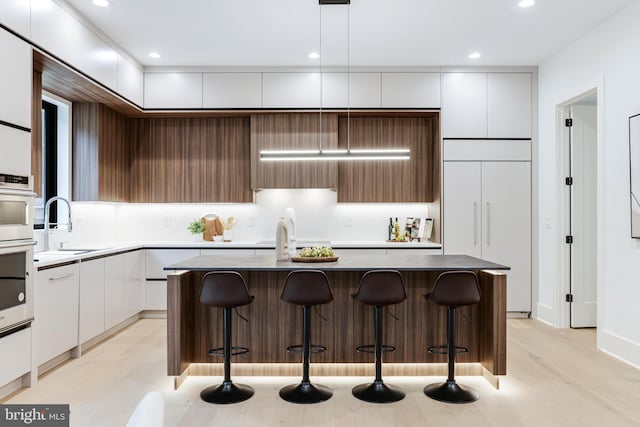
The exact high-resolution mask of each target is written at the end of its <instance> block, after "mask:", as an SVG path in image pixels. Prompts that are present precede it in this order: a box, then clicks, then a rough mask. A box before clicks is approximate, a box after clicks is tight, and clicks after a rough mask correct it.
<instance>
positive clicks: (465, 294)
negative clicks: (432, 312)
mask: <svg viewBox="0 0 640 427" xmlns="http://www.w3.org/2000/svg"><path fill="white" fill-rule="evenodd" d="M427 298H429V299H430V300H432V301H433V302H435V303H436V304H438V305H444V306H447V307H461V306H464V305H472V304H477V303H478V302H480V284H479V283H478V276H476V273H474V272H473V271H447V272H444V273H442V274H440V275H439V276H438V278H437V279H436V282H435V284H434V285H433V291H432V292H431V293H430V294H428V295H427Z"/></svg>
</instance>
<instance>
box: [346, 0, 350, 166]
mask: <svg viewBox="0 0 640 427" xmlns="http://www.w3.org/2000/svg"><path fill="white" fill-rule="evenodd" d="M350 27H351V16H350V11H349V5H347V154H349V153H351V61H350V58H351V47H350V45H351V40H350V33H351V31H349V30H350V29H351V28H350Z"/></svg>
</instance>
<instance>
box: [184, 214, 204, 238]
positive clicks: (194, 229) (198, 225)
mask: <svg viewBox="0 0 640 427" xmlns="http://www.w3.org/2000/svg"><path fill="white" fill-rule="evenodd" d="M187 230H189V232H190V233H191V234H193V237H194V239H195V240H201V239H202V233H204V223H203V222H202V220H200V219H194V220H193V221H191V223H190V224H189V225H188V226H187ZM198 234H200V237H198Z"/></svg>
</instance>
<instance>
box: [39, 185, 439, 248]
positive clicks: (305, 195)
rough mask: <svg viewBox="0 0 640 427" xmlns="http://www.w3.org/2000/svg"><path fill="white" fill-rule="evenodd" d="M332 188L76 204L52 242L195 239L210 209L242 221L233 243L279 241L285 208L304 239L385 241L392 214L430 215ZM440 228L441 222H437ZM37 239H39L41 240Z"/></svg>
mask: <svg viewBox="0 0 640 427" xmlns="http://www.w3.org/2000/svg"><path fill="white" fill-rule="evenodd" d="M336 197H337V195H336V192H335V191H331V190H316V189H305V190H263V191H260V192H258V193H257V195H256V203H255V204H188V203H183V204H163V203H156V204H151V203H149V204H146V203H132V204H126V203H105V202H73V208H72V211H73V212H72V218H73V230H74V231H73V233H72V234H71V235H68V234H67V233H66V231H64V230H61V231H59V232H56V236H55V237H54V239H53V240H52V242H53V243H54V244H55V242H56V241H57V240H63V241H67V240H68V241H70V242H71V243H70V244H68V245H69V246H71V245H73V246H82V245H92V246H95V245H100V243H108V242H113V241H192V240H193V239H192V236H191V234H189V232H188V231H187V225H188V224H189V223H190V222H191V221H192V220H193V219H194V218H200V217H202V216H203V215H205V214H208V213H215V214H218V215H221V216H222V217H224V218H227V217H229V216H234V217H236V219H237V220H238V222H237V225H236V226H235V227H234V229H233V240H234V241H258V240H274V239H275V228H276V222H277V220H278V219H279V218H280V216H281V215H282V214H283V212H284V210H285V208H287V207H290V206H291V207H293V208H294V209H295V211H296V217H297V225H296V237H297V238H298V239H299V240H334V241H336V240H341V241H371V240H377V241H381V240H384V239H386V238H387V225H388V224H389V217H398V218H399V219H400V220H401V221H402V220H404V218H406V217H407V216H412V217H416V216H420V217H426V216H428V211H429V204H428V203H416V204H412V203H404V204H401V203H394V204H387V203H375V204H373V203H340V204H338V203H337V199H336ZM436 226H437V225H436ZM37 238H38V237H36V239H37Z"/></svg>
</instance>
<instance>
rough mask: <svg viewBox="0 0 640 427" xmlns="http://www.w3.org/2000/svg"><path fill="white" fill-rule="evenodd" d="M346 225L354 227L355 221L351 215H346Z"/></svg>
mask: <svg viewBox="0 0 640 427" xmlns="http://www.w3.org/2000/svg"><path fill="white" fill-rule="evenodd" d="M344 226H345V227H347V228H351V227H353V222H352V219H351V217H350V216H345V217H344Z"/></svg>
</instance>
